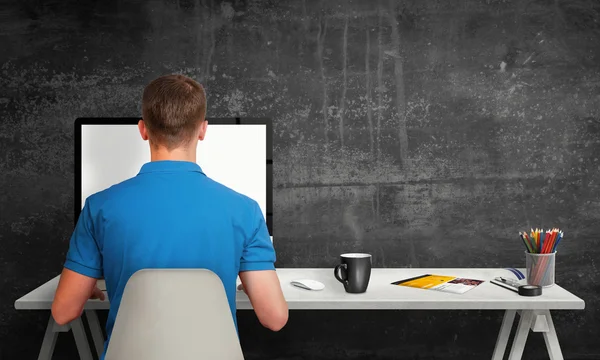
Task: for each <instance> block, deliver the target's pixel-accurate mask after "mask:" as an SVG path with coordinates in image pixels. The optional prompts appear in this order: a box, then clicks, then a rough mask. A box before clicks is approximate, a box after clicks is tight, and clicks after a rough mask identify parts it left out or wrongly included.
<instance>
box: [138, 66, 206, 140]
mask: <svg viewBox="0 0 600 360" xmlns="http://www.w3.org/2000/svg"><path fill="white" fill-rule="evenodd" d="M205 116H206V94H205V93H204V88H203V87H202V85H200V84H199V83H197V82H196V81H194V80H192V79H190V78H189V77H187V76H183V75H165V76H161V77H159V78H157V79H155V80H153V81H152V82H151V83H150V84H148V85H147V86H146V88H145V89H144V95H143V97H142V117H143V119H144V124H145V125H146V128H147V129H148V136H149V137H150V140H151V141H152V142H153V143H154V144H155V145H156V144H160V145H162V146H165V147H166V148H167V149H169V150H171V149H174V148H176V147H179V146H182V145H184V144H187V143H189V142H190V141H192V140H193V139H194V137H195V136H196V132H197V131H198V127H199V126H200V124H201V123H202V122H203V121H204V120H205V118H204V117H205Z"/></svg>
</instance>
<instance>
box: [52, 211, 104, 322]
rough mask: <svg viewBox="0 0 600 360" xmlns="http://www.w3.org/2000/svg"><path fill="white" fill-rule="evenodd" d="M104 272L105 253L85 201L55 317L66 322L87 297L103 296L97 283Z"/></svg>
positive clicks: (76, 314) (80, 309) (54, 307)
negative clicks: (101, 250)
mask: <svg viewBox="0 0 600 360" xmlns="http://www.w3.org/2000/svg"><path fill="white" fill-rule="evenodd" d="M101 276H102V254H101V252H100V249H99V247H98V243H97V242H96V239H95V237H94V224H93V217H92V215H91V211H90V206H89V203H88V202H87V201H86V203H85V206H84V207H83V210H82V211H81V215H80V216H79V219H78V220H77V225H76V226H75V231H74V232H73V235H72V236H71V241H70V244H69V251H68V252H67V260H66V261H65V265H64V269H63V271H62V274H61V275H60V281H59V283H58V288H57V289H56V294H55V295H54V301H53V302H52V317H53V318H54V321H56V323H57V324H59V325H64V324H67V323H69V322H71V321H73V320H75V319H76V318H78V317H79V316H81V313H82V312H83V307H84V305H85V303H86V301H87V300H88V299H90V298H99V299H101V300H104V293H102V291H100V290H99V289H98V288H97V287H96V279H98V278H100V277H101Z"/></svg>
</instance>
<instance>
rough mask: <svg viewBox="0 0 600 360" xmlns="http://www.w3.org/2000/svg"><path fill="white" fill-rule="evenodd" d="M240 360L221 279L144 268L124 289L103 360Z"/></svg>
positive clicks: (212, 275)
mask: <svg viewBox="0 0 600 360" xmlns="http://www.w3.org/2000/svg"><path fill="white" fill-rule="evenodd" d="M166 359H169V360H243V359H244V357H243V354H242V349H241V346H240V342H239V338H238V335H237V331H236V329H235V325H234V322H233V318H232V315H231V310H230V309H229V304H228V302H227V296H226V294H225V289H224V287H223V283H222V282H221V279H220V278H219V277H218V276H217V275H216V274H215V273H213V272H212V271H210V270H204V269H145V270H140V271H138V272H136V273H135V274H133V275H132V276H131V278H130V279H129V281H128V282H127V284H126V286H125V290H124V292H123V298H122V300H121V304H120V306H119V312H118V313H117V318H116V320H115V325H114V327H113V331H112V335H111V339H110V342H109V344H108V348H107V350H106V356H105V360H166Z"/></svg>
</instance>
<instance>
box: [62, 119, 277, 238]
mask: <svg viewBox="0 0 600 360" xmlns="http://www.w3.org/2000/svg"><path fill="white" fill-rule="evenodd" d="M140 120H141V119H140V118H139V117H115V118H109V117H85V118H77V119H76V120H75V124H74V127H75V128H74V151H73V154H74V174H75V183H74V202H75V206H74V217H73V226H75V225H76V224H77V220H78V219H79V214H80V213H81V202H82V200H83V199H82V198H81V197H82V195H81V145H82V144H81V136H82V130H83V126H84V125H137V123H138V122H139V121H140ZM207 120H208V126H209V127H210V125H265V126H266V128H267V129H266V130H267V143H266V147H267V149H266V150H267V151H266V153H267V159H266V161H267V167H266V169H267V173H266V180H267V181H266V183H267V189H266V190H267V192H266V194H267V204H266V206H267V209H266V210H267V211H266V219H265V220H266V222H267V228H268V229H269V235H270V236H271V237H272V236H273V131H272V122H271V119H269V118H240V117H232V118H207Z"/></svg>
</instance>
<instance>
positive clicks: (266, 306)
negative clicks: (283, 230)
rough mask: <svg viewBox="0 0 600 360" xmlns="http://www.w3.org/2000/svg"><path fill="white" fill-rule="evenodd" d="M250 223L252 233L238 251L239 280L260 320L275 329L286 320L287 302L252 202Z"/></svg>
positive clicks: (266, 234) (263, 226)
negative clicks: (239, 256)
mask: <svg viewBox="0 0 600 360" xmlns="http://www.w3.org/2000/svg"><path fill="white" fill-rule="evenodd" d="M252 227H253V231H252V236H251V237H250V238H249V239H248V241H246V244H245V247H244V251H243V252H242V259H241V263H240V272H239V276H240V280H242V286H243V288H244V291H245V292H246V294H247V295H248V298H249V299H250V303H252V307H253V308H254V312H255V313H256V316H257V317H258V320H259V321H260V323H261V324H262V325H263V326H264V327H266V328H268V329H270V330H273V331H279V330H281V328H283V327H284V326H285V324H286V323H287V321H288V305H287V302H286V301H285V298H284V297H283V291H282V290H281V284H280V283H279V278H278V277H277V273H276V272H275V259H276V257H275V249H274V248H273V243H272V242H271V238H270V236H269V230H268V229H267V224H266V222H265V218H264V217H263V215H262V212H261V210H260V207H259V206H258V204H257V203H256V202H255V203H254V216H253V219H252Z"/></svg>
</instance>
